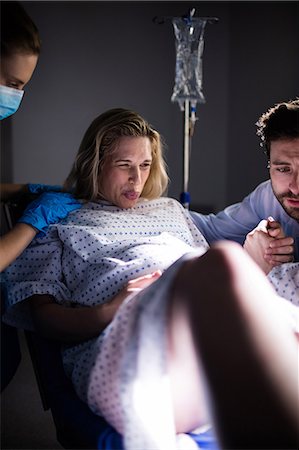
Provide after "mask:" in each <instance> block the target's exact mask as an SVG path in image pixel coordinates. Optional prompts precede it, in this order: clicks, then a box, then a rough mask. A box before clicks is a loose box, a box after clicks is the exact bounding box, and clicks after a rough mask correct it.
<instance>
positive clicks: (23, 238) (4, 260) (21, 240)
mask: <svg viewBox="0 0 299 450" xmlns="http://www.w3.org/2000/svg"><path fill="white" fill-rule="evenodd" d="M37 232H38V230H36V229H34V228H33V227H31V226H30V225H27V224H25V223H18V224H16V226H15V227H14V228H13V229H12V230H10V231H9V232H8V233H6V234H5V235H4V236H1V238H0V272H2V271H3V270H4V269H5V268H6V267H7V266H9V264H11V263H12V262H13V261H14V260H15V259H16V258H17V257H18V256H19V255H20V254H21V253H22V252H23V250H25V248H26V247H27V246H28V245H29V244H30V242H31V241H32V239H33V238H34V237H35V235H36V233H37Z"/></svg>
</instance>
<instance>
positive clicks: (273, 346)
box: [169, 242, 299, 449]
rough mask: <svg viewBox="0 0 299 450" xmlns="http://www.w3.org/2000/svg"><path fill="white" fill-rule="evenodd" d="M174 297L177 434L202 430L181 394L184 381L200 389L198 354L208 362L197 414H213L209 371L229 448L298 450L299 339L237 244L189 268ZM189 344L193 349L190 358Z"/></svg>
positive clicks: (225, 445) (178, 281)
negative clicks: (191, 371)
mask: <svg viewBox="0 0 299 450" xmlns="http://www.w3.org/2000/svg"><path fill="white" fill-rule="evenodd" d="M172 298H173V302H172V303H171V305H172V306H171V311H170V317H171V320H170V324H171V325H170V339H169V342H170V344H169V346H170V357H169V367H170V374H171V378H172V388H173V397H174V406H175V415H176V417H175V419H176V425H177V430H178V431H188V430H187V428H188V427H189V426H190V425H191V426H192V425H194V423H192V420H191V417H190V416H189V417H188V409H187V405H186V399H185V400H184V401H183V406H184V407H183V408H180V404H181V402H182V396H183V394H182V395H180V394H178V392H180V389H182V382H183V383H186V384H187V383H190V384H191V383H192V384H191V386H192V385H193V383H194V378H195V376H194V374H191V376H190V378H189V377H188V375H187V373H186V372H185V373H184V367H186V368H187V369H188V367H191V366H192V364H193V366H194V367H196V364H195V363H194V362H192V363H190V362H189V358H192V357H193V356H192V355H193V354H194V353H193V350H194V352H195V353H196V354H197V356H198V357H199V358H198V360H199V361H200V363H199V365H198V366H197V368H198V371H197V376H198V385H197V387H196V388H195V389H194V396H193V397H192V396H191V397H190V398H189V401H190V405H191V412H192V415H193V414H195V413H198V418H199V419H198V423H200V421H202V420H204V419H205V417H206V415H207V414H206V409H205V407H204V399H203V395H204V394H203V389H202V380H203V373H202V369H203V372H204V375H205V379H206V382H207V386H208V390H207V391H208V395H209V399H210V408H211V412H212V416H213V419H214V423H215V426H216V430H217V431H218V436H219V439H220V443H221V445H222V446H223V448H225V449H246V448H247V449H267V448H269V449H270V448H271V449H283V448H284V449H291V448H294V449H295V448H298V447H297V445H298V441H297V438H298V434H297V431H298V430H297V424H298V423H299V421H298V340H297V339H296V337H295V334H294V333H293V332H292V331H291V329H290V327H289V325H288V324H287V323H286V321H285V320H284V317H283V314H282V315H281V313H280V309H278V308H277V306H278V305H277V301H278V300H277V298H276V297H275V293H274V291H273V289H272V287H271V285H270V284H269V283H268V280H267V279H266V277H265V276H264V274H263V273H262V272H261V270H260V269H259V268H258V267H257V266H256V265H255V264H254V263H253V262H252V261H251V259H250V257H249V256H248V255H246V254H245V252H244V251H243V249H242V248H241V247H240V246H238V245H237V244H232V243H228V242H227V243H219V244H217V245H215V246H214V248H212V249H211V250H209V251H208V252H207V253H206V254H205V255H204V256H203V257H201V258H195V259H193V260H190V261H188V262H187V263H185V265H184V266H183V267H182V269H181V270H180V272H179V274H178V276H177V278H176V280H175V283H174V289H173V297H172ZM190 324H191V329H192V335H191V334H189V333H188V331H186V328H188V327H189V325H190ZM180 336H182V339H180ZM188 342H189V344H190V343H191V344H192V343H194V346H192V345H191V347H193V350H192V349H191V350H188V351H187V352H186V356H184V348H185V349H186V348H187V345H188ZM179 360H180V362H179ZM179 367H180V369H179ZM194 372H196V369H195V370H194ZM180 377H184V379H183V380H182V382H181V384H180V385H179V380H180ZM180 386H181V387H180ZM183 386H184V384H183ZM183 389H184V388H183ZM191 389H192V388H191V387H190V390H191ZM194 398H195V399H196V398H198V400H199V401H198V410H197V411H196V407H195V406H194ZM189 420H190V422H189ZM184 428H185V430H184Z"/></svg>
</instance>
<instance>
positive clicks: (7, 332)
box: [1, 185, 218, 450]
mask: <svg viewBox="0 0 299 450" xmlns="http://www.w3.org/2000/svg"><path fill="white" fill-rule="evenodd" d="M34 198H35V196H34V195H32V194H28V193H23V192H22V189H20V186H17V185H16V186H15V187H14V186H13V185H12V186H11V187H10V188H9V195H7V196H5V195H4V196H3V197H2V198H1V234H3V233H5V232H6V231H7V230H9V229H10V228H11V227H13V225H14V224H15V223H16V221H17V219H18V217H20V215H21V214H22V211H23V210H24V208H25V206H26V205H27V204H28V202H30V201H31V200H33V199H34ZM2 287H3V286H1V288H2ZM2 295H4V292H2ZM2 300H3V298H2ZM24 333H25V337H26V343H27V345H28V349H29V353H30V356H31V360H32V364H33V368H34V373H35V377H36V382H37V385H38V388H39V392H40V396H41V400H42V405H43V409H44V410H45V411H48V410H50V411H51V413H52V417H53V422H54V425H55V429H56V438H57V441H58V442H59V443H60V445H61V446H62V447H63V448H65V449H102V450H122V449H123V441H122V437H121V435H120V434H119V433H117V432H116V430H115V429H113V428H112V427H111V426H110V425H109V424H108V423H107V422H106V421H105V420H104V419H103V418H101V417H99V416H97V415H95V414H94V413H93V412H92V411H91V410H90V409H89V407H88V406H87V405H86V404H85V403H84V402H82V401H81V400H80V399H79V397H78V396H77V394H76V392H75V390H74V388H73V386H72V383H71V381H70V380H69V379H68V378H67V376H66V374H65V372H64V369H63V365H62V358H61V353H60V343H59V342H57V341H53V340H49V339H45V338H43V337H41V336H40V335H38V334H37V333H35V332H29V331H24ZM1 334H2V336H1V337H2V339H1V342H2V344H3V345H5V352H3V351H1V359H2V361H1V367H2V371H3V373H2V380H4V381H5V383H4V384H5V385H6V384H7V383H8V382H9V379H11V378H12V376H13V375H14V373H15V371H16V370H17V367H18V364H19V362H20V348H19V345H18V341H17V334H16V330H15V329H13V328H12V327H8V326H6V325H5V324H4V325H3V324H2V327H1ZM7 355H9V356H10V363H9V364H8V361H7ZM3 387H5V386H3ZM157 407H158V405H157ZM190 435H191V436H192V438H193V439H194V441H195V442H196V444H197V445H198V447H199V448H201V449H211V450H217V448H218V447H217V443H216V439H215V437H214V436H213V433H212V432H211V430H207V431H205V432H202V433H200V434H192V433H190ZM165 450H166V449H165Z"/></svg>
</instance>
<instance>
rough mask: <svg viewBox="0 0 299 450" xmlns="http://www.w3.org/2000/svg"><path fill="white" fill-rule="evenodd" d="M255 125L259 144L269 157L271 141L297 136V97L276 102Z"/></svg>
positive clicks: (298, 125)
mask: <svg viewBox="0 0 299 450" xmlns="http://www.w3.org/2000/svg"><path fill="white" fill-rule="evenodd" d="M256 125H257V132H256V134H257V135H258V136H259V137H260V139H261V143H260V145H261V146H262V147H263V149H264V151H265V153H266V155H267V157H268V159H269V158H270V144H271V142H272V141H277V140H279V139H294V138H299V99H298V98H297V99H295V100H290V101H289V102H282V103H278V104H276V105H275V106H273V107H272V108H270V109H269V110H268V111H267V112H265V113H264V114H262V115H261V117H260V118H259V120H258V122H257V123H256Z"/></svg>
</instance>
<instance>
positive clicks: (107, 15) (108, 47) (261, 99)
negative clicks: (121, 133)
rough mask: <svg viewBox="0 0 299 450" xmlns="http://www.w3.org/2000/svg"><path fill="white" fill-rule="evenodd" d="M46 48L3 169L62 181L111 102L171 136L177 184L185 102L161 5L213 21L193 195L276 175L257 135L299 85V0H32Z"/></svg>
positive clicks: (220, 203) (216, 194)
mask: <svg viewBox="0 0 299 450" xmlns="http://www.w3.org/2000/svg"><path fill="white" fill-rule="evenodd" d="M23 4H24V6H25V8H26V9H27V11H28V12H29V14H30V15H31V16H32V18H33V19H34V21H35V22H36V24H37V25H38V27H39V29H40V33H41V37H42V42H43V46H42V53H41V57H40V61H39V63H38V67H37V70H36V71H35V73H34V75H33V78H32V80H31V82H30V84H29V85H28V89H27V90H26V94H25V97H24V100H23V102H22V105H21V108H20V110H19V111H18V112H17V113H16V114H15V115H14V116H13V117H11V118H9V119H7V120H5V121H2V124H1V125H2V133H1V143H2V145H1V180H2V181H8V182H24V183H25V182H29V181H30V182H37V183H53V184H59V183H62V182H63V180H64V178H65V177H66V175H67V173H68V171H69V169H70V166H71V163H72V161H73V159H74V156H75V154H76V151H77V149H78V146H79V143H80V140H81V138H82V136H83V133H84V131H85V130H86V128H87V127H88V125H89V124H90V122H91V120H92V119H93V118H94V117H95V116H96V115H98V114H99V113H101V112H102V111H104V110H106V109H108V108H112V107H117V106H122V107H127V108H132V109H135V110H137V111H138V112H140V113H141V114H142V115H144V116H145V117H146V118H147V119H148V120H149V121H150V122H151V123H152V124H153V125H154V126H155V127H156V128H157V129H158V130H159V131H160V132H161V134H162V135H163V137H164V139H165V141H166V143H167V151H166V156H167V162H168V167H169V174H170V178H171V184H170V189H169V195H171V196H173V197H176V198H179V195H180V192H181V191H182V153H183V114H182V112H180V110H179V107H178V105H177V104H176V103H175V104H174V103H172V102H171V100H170V98H171V95H172V90H173V85H174V75H175V40H174V34H173V29H172V25H171V22H170V21H166V23H165V24H164V25H157V24H155V23H154V22H153V20H152V19H153V18H154V17H155V16H158V17H159V18H161V17H172V16H181V15H183V14H185V13H186V12H188V10H189V8H191V7H194V8H195V9H196V15H199V16H209V17H218V18H219V22H218V23H217V24H214V25H207V27H206V32H205V47H204V55H203V56H204V58H203V93H204V96H205V98H206V103H205V104H201V105H198V112H197V115H198V121H197V123H196V127H195V135H194V138H193V140H192V154H191V170H190V188H189V191H190V194H191V204H192V205H193V206H194V207H196V208H199V209H202V210H203V211H206V210H214V211H217V210H220V209H221V208H223V207H224V206H225V205H227V204H230V203H231V202H234V201H237V200H239V199H241V198H243V196H244V195H246V194H247V193H248V192H250V191H251V190H252V189H253V188H254V187H255V186H256V185H257V184H258V183H259V182H260V181H262V180H264V179H266V178H267V171H266V168H265V167H266V161H265V159H264V156H263V155H262V152H261V150H260V149H259V142H258V139H257V137H256V136H255V125H254V124H255V122H256V120H257V118H258V116H259V115H260V113H261V112H263V111H265V110H266V109H267V108H268V107H269V106H271V105H273V104H274V103H275V102H277V101H281V100H287V99H290V98H294V97H295V96H296V95H299V88H298V84H299V58H298V55H299V36H298V33H299V31H298V30H299V23H298V21H299V19H298V15H299V13H298V11H299V4H298V2H276V1H274V2H272V1H266V2H235V1H233V2H213V1H211V2H192V3H191V2H171V1H170V2H158V1H156V2H125V1H123V2H114V1H110V2H101V1H92V2H79V1H66V2H60V1H58V2H51V1H49V2H44V1H42V2H26V1H25V2H23Z"/></svg>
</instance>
